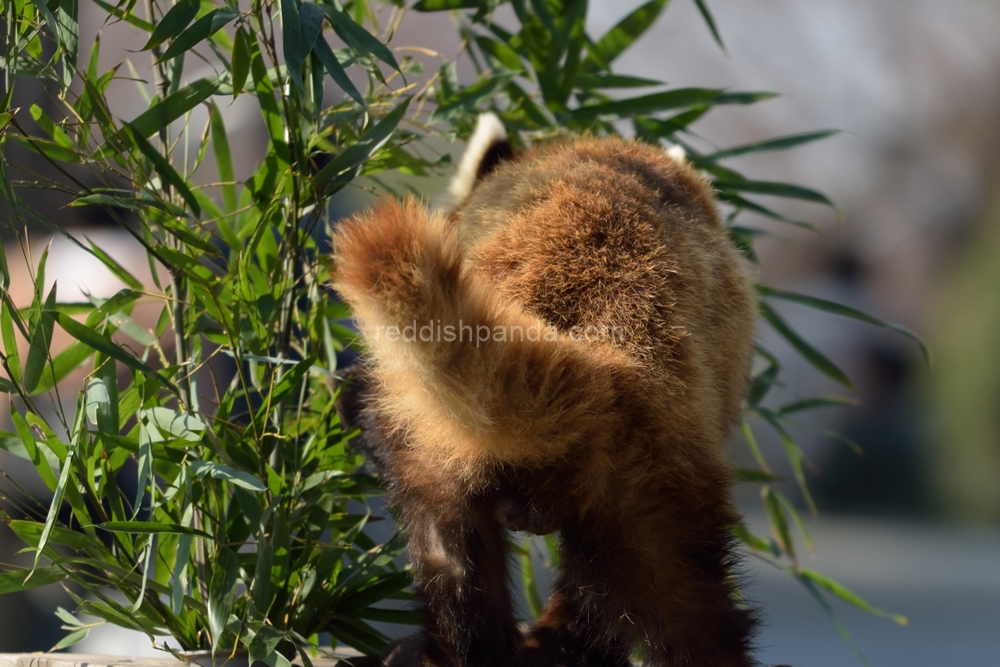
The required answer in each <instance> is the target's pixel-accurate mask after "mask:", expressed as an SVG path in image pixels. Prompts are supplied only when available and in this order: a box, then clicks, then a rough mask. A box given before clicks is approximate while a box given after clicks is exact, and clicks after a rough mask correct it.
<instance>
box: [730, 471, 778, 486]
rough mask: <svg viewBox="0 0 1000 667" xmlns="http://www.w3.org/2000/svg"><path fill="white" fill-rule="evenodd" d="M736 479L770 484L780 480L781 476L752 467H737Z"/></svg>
mask: <svg viewBox="0 0 1000 667" xmlns="http://www.w3.org/2000/svg"><path fill="white" fill-rule="evenodd" d="M736 479H737V480H739V481H740V482H762V483H765V484H770V483H773V482H780V481H781V478H780V477H777V476H775V475H773V474H771V473H769V472H764V471H763V470H753V469H751V468H737V469H736Z"/></svg>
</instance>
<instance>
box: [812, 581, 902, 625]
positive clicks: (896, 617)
mask: <svg viewBox="0 0 1000 667" xmlns="http://www.w3.org/2000/svg"><path fill="white" fill-rule="evenodd" d="M798 574H799V576H801V577H803V578H805V579H808V580H809V581H812V582H814V583H815V584H817V585H818V586H820V587H821V588H823V589H824V590H826V591H827V592H829V593H832V594H833V595H835V596H837V597H838V598H840V599H841V600H843V601H844V602H847V603H848V604H852V605H854V606H855V607H857V608H858V609H863V610H864V611H867V612H868V613H870V614H875V615H876V616H883V617H885V618H891V619H892V620H893V621H895V622H896V623H898V624H899V625H909V623H910V622H909V621H908V620H907V618H906V617H905V616H903V615H901V614H894V613H892V612H889V611H885V610H884V609H879V608H878V607H876V606H874V605H872V604H871V603H870V602H867V601H866V600H865V599H864V598H862V597H861V596H860V595H858V594H857V593H855V592H853V591H851V590H850V589H848V588H847V587H846V586H844V585H843V584H841V583H839V582H836V581H834V580H833V579H830V578H829V577H826V576H824V575H822V574H820V573H819V572H815V571H813V570H805V569H803V570H799V572H798Z"/></svg>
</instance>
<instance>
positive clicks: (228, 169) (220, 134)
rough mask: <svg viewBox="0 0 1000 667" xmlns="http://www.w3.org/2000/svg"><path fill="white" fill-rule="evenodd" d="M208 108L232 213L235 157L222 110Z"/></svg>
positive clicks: (225, 196) (226, 201)
mask: <svg viewBox="0 0 1000 667" xmlns="http://www.w3.org/2000/svg"><path fill="white" fill-rule="evenodd" d="M239 34H240V33H239V32H237V39H239ZM247 67H248V68H249V67H250V61H249V59H248V60H247ZM234 69H235V65H234ZM248 71H249V70H248ZM244 81H245V77H244ZM241 89H242V87H241ZM208 108H209V113H210V114H211V120H210V124H211V129H212V148H213V149H214V151H215V164H216V166H217V167H218V169H219V180H220V181H222V186H221V189H222V201H223V204H224V205H225V207H226V211H227V212H229V213H232V212H233V211H235V210H236V185H235V181H236V176H235V174H234V172H233V159H232V155H231V154H230V151H229V137H228V136H227V134H226V126H225V124H224V123H223V120H222V112H221V111H219V108H218V107H217V106H216V105H215V104H214V103H209V107H208ZM213 248H214V246H213Z"/></svg>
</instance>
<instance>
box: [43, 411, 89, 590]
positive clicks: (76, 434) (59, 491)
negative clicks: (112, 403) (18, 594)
mask: <svg viewBox="0 0 1000 667" xmlns="http://www.w3.org/2000/svg"><path fill="white" fill-rule="evenodd" d="M82 408H83V406H82V405H79V404H78V405H77V411H76V419H75V420H74V423H73V430H72V431H71V433H72V438H71V440H70V444H69V448H68V449H67V451H66V457H65V458H64V459H63V461H62V469H61V470H60V471H59V481H58V483H57V484H56V488H55V490H54V491H53V492H52V501H51V502H50V503H49V511H48V514H47V515H46V516H45V525H44V526H43V527H42V534H41V536H40V537H39V538H38V551H36V552H35V561H34V563H33V564H32V572H33V573H34V571H35V570H37V568H38V561H39V559H41V557H42V554H43V553H44V552H45V547H46V546H48V541H49V536H50V535H51V534H52V531H53V530H54V529H55V528H56V520H57V519H58V517H59V511H60V510H61V509H62V499H63V495H64V494H65V493H66V485H67V484H69V483H70V481H69V475H70V471H71V470H72V469H73V459H74V458H75V457H76V449H77V446H78V444H79V441H80V434H81V433H82V432H83V416H84V411H83V409H82ZM29 576H30V575H29Z"/></svg>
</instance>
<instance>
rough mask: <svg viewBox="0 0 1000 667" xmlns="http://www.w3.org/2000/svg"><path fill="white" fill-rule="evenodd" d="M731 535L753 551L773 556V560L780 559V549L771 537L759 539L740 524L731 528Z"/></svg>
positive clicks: (744, 525) (743, 524)
mask: <svg viewBox="0 0 1000 667" xmlns="http://www.w3.org/2000/svg"><path fill="white" fill-rule="evenodd" d="M732 530H733V535H735V536H736V539H738V540H739V541H740V542H742V543H743V544H745V545H747V546H748V547H750V548H751V549H753V550H754V551H762V552H765V553H769V554H771V555H773V556H774V557H775V558H780V557H781V547H779V546H778V543H777V542H776V541H775V540H774V538H773V537H760V536H759V535H754V534H753V533H751V532H750V529H749V528H747V526H746V524H745V523H743V522H740V523H738V524H736V525H735V526H733V528H732Z"/></svg>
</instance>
